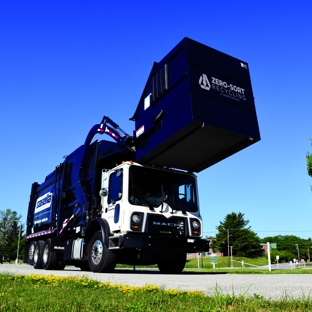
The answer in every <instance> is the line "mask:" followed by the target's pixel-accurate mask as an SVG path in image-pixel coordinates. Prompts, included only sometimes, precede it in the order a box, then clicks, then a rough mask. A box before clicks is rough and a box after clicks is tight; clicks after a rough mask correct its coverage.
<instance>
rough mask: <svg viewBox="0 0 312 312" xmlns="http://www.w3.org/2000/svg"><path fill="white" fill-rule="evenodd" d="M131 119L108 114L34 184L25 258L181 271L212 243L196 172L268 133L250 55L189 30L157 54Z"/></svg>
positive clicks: (49, 265)
mask: <svg viewBox="0 0 312 312" xmlns="http://www.w3.org/2000/svg"><path fill="white" fill-rule="evenodd" d="M130 119H131V120H132V121H133V122H134V130H133V133H132V134H131V135H129V134H127V133H126V132H125V131H123V130H122V128H121V127H119V125H118V124H116V123H115V122H114V121H113V120H111V119H110V118H109V117H108V116H104V117H103V118H102V119H101V121H100V123H98V124H95V125H94V126H93V127H92V128H91V129H90V131H89V133H88V134H87V136H86V139H85V141H84V143H83V144H82V145H81V146H80V147H78V148H77V149H76V150H75V151H73V152H72V153H71V154H69V155H67V156H66V157H65V159H64V161H63V162H62V163H61V164H59V165H58V166H56V168H55V169H54V170H53V171H52V172H51V173H50V174H49V175H47V176H46V177H45V179H44V181H43V182H42V183H37V182H35V183H33V184H32V187H31V194H30V200H29V206H28V214H27V219H26V245H25V253H24V262H25V263H28V264H30V265H32V266H33V267H34V268H35V269H45V270H57V269H64V267H65V266H66V265H74V266H76V267H79V268H81V270H87V271H92V272H112V271H113V270H114V269H115V267H116V264H129V265H155V264H156V265H157V266H158V268H159V270H160V272H162V273H164V274H178V273H181V272H182V271H183V269H184V267H185V263H186V255H187V253H197V252H207V251H208V250H209V241H208V240H207V239H205V238H203V224H202V218H201V215H200V209H199V197H198V192H197V180H196V175H195V173H198V172H201V171H202V170H205V169H206V168H208V167H210V166H212V165H214V164H215V163H217V162H219V161H221V160H223V159H225V158H227V157H229V156H231V155H233V154H234V153H237V152H238V151H241V150H242V149H244V148H246V147H248V146H250V145H252V144H254V143H256V142H258V141H259V140H260V132H259V126H258V121H257V115H256V109H255V103H254V97H253V92H252V86H251V81H250V74H249V66H248V64H247V63H246V62H244V61H241V60H239V59H236V58H234V57H232V56H229V55H227V54H224V53H222V52H220V51H217V50H215V49H212V48H210V47H208V46H206V45H203V44H201V43H199V42H196V41H194V40H192V39H189V38H184V39H183V40H182V41H181V42H179V43H178V44H177V45H176V46H175V47H174V48H173V49H172V50H171V51H170V52H169V53H168V54H167V55H166V56H165V57H164V58H163V59H162V60H161V61H160V62H157V63H156V62H155V63H154V65H153V67H152V70H151V72H150V74H149V76H148V79H147V82H146V85H145V87H144V89H143V92H142V95H141V98H140V100H139V103H138V105H137V108H136V110H135V112H134V114H133V116H132V117H131V118H130ZM103 134H104V135H107V136H108V137H109V138H110V139H108V138H107V140H106V139H105V140H95V136H97V135H103Z"/></svg>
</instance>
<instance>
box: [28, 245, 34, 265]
mask: <svg viewBox="0 0 312 312" xmlns="http://www.w3.org/2000/svg"><path fill="white" fill-rule="evenodd" d="M35 246H36V242H35V241H32V242H30V243H29V248H28V259H27V262H28V264H29V265H34V252H35Z"/></svg>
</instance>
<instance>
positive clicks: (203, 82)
mask: <svg viewBox="0 0 312 312" xmlns="http://www.w3.org/2000/svg"><path fill="white" fill-rule="evenodd" d="M198 82H199V85H200V87H201V88H202V89H205V90H207V91H209V90H210V88H211V85H210V82H209V80H208V77H207V75H206V74H202V75H200V77H199V81H198Z"/></svg>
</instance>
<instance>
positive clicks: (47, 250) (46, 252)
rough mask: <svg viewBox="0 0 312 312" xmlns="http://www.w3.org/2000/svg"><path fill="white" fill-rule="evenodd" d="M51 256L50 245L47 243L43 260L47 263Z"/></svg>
mask: <svg viewBox="0 0 312 312" xmlns="http://www.w3.org/2000/svg"><path fill="white" fill-rule="evenodd" d="M48 258H49V246H48V245H46V246H45V247H44V250H43V255H42V261H43V263H47V262H48Z"/></svg>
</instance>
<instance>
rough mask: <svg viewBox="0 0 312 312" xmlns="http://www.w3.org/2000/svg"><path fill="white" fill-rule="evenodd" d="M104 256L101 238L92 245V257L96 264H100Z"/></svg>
mask: <svg viewBox="0 0 312 312" xmlns="http://www.w3.org/2000/svg"><path fill="white" fill-rule="evenodd" d="M102 257H103V244H102V242H101V241H100V240H96V241H95V242H94V244H93V246H92V250H91V258H92V262H93V263H94V264H99V263H100V261H101V260H102Z"/></svg>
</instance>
